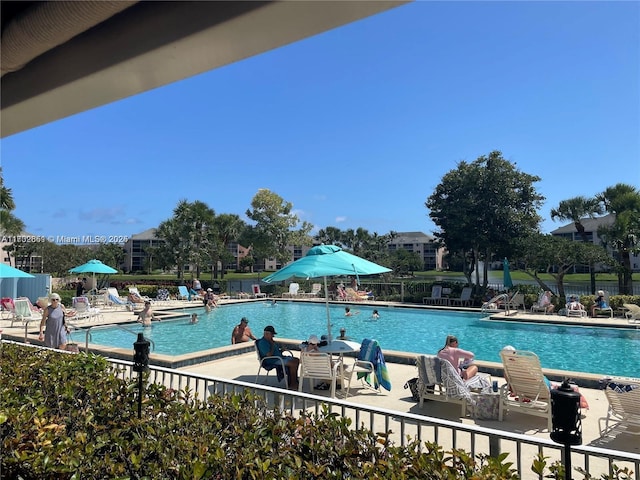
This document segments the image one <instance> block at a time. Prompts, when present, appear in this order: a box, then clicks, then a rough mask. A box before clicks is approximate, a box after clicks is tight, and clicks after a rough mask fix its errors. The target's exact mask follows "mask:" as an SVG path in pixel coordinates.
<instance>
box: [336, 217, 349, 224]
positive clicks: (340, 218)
mask: <svg viewBox="0 0 640 480" xmlns="http://www.w3.org/2000/svg"><path fill="white" fill-rule="evenodd" d="M346 221H347V217H344V216H342V217H336V223H342V222H346Z"/></svg>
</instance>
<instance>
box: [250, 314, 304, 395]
mask: <svg viewBox="0 0 640 480" xmlns="http://www.w3.org/2000/svg"><path fill="white" fill-rule="evenodd" d="M276 335H277V333H276V330H275V328H273V326H271V325H267V326H266V327H264V332H263V336H262V338H261V339H260V340H258V341H257V342H256V346H257V347H258V352H259V353H260V358H264V357H280V358H281V359H282V361H283V362H284V365H285V368H286V370H287V371H286V372H283V373H286V375H287V381H288V384H289V388H290V389H291V390H297V389H298V366H299V365H300V360H298V359H297V358H296V357H292V356H284V355H283V354H282V350H280V347H279V346H278V344H276V342H275V340H274V338H273V337H274V336H276ZM266 362H270V366H271V365H278V364H279V363H280V362H279V361H278V360H276V359H268V360H265V363H266ZM276 362H277V363H276Z"/></svg>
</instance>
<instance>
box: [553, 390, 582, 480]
mask: <svg viewBox="0 0 640 480" xmlns="http://www.w3.org/2000/svg"><path fill="white" fill-rule="evenodd" d="M551 422H552V425H553V428H552V431H551V435H550V436H551V440H553V441H554V442H557V443H561V444H562V445H564V450H563V452H562V460H563V464H564V478H565V480H571V445H580V444H581V443H582V422H581V421H580V394H579V393H577V392H575V391H574V390H573V388H572V387H571V385H569V382H568V381H567V380H565V381H564V382H562V385H560V387H558V388H556V389H554V390H551Z"/></svg>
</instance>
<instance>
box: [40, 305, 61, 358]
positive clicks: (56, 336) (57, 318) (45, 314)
mask: <svg viewBox="0 0 640 480" xmlns="http://www.w3.org/2000/svg"><path fill="white" fill-rule="evenodd" d="M50 300H51V305H49V306H47V307H46V308H45V309H44V310H43V311H42V320H41V321H40V335H38V340H40V341H42V340H44V344H45V345H46V346H47V347H51V348H57V349H59V350H66V348H67V328H66V326H65V323H64V317H65V309H64V305H62V303H61V302H60V295H58V294H57V293H52V294H51V297H50ZM45 325H46V326H47V329H46V330H45V331H44V333H43V329H44V327H45Z"/></svg>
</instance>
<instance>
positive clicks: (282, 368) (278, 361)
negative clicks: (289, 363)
mask: <svg viewBox="0 0 640 480" xmlns="http://www.w3.org/2000/svg"><path fill="white" fill-rule="evenodd" d="M255 347H256V355H258V362H259V363H260V365H259V366H258V373H256V379H255V383H258V380H259V378H260V371H261V370H262V369H264V370H265V372H267V374H266V376H267V377H269V372H271V371H272V370H275V371H276V376H277V378H278V382H280V381H281V380H282V379H283V378H284V386H285V388H289V382H288V380H287V375H286V371H287V370H286V365H285V364H284V360H283V359H282V357H261V356H260V349H259V348H258V342H257V341H256V342H255ZM282 354H283V355H289V356H293V353H291V351H289V350H283V352H282ZM300 383H302V382H300Z"/></svg>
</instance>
